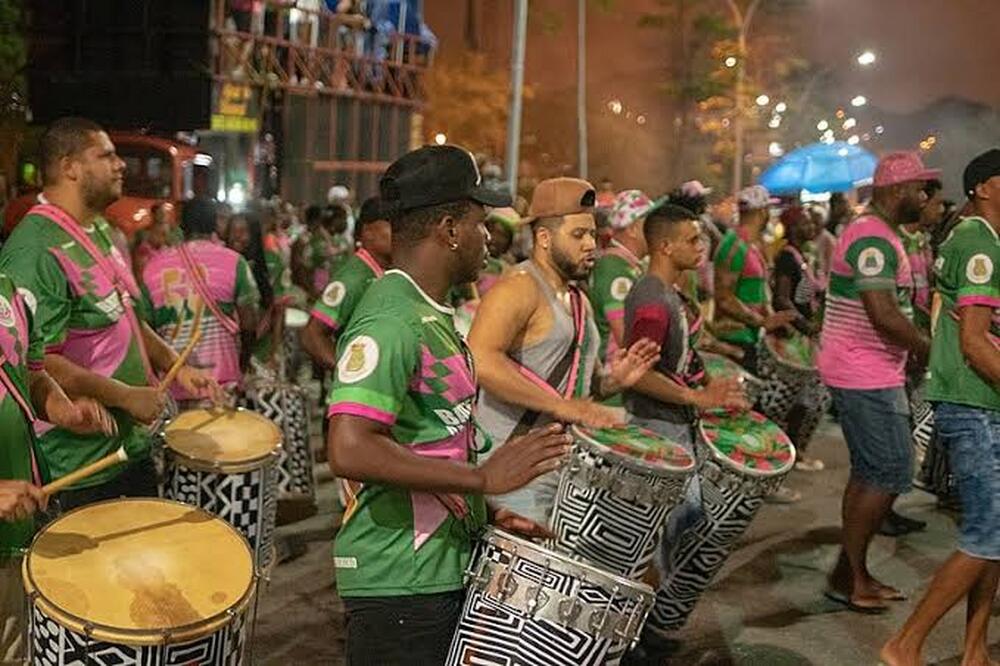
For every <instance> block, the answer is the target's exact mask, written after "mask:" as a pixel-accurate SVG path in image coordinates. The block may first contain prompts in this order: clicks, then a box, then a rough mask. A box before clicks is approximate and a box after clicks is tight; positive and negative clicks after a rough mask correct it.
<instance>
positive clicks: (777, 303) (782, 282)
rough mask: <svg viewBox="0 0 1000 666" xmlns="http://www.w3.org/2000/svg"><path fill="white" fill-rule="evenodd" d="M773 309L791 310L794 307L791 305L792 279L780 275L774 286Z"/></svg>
mask: <svg viewBox="0 0 1000 666" xmlns="http://www.w3.org/2000/svg"><path fill="white" fill-rule="evenodd" d="M773 302H774V307H775V309H778V310H791V309H792V308H794V307H795V306H794V305H793V304H792V278H791V276H789V275H785V274H784V273H781V274H779V275H778V279H777V280H776V281H775V284H774V301H773Z"/></svg>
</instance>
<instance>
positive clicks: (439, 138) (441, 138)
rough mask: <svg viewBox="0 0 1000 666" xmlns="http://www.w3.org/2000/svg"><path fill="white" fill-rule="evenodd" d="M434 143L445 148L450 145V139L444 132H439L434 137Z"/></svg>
mask: <svg viewBox="0 0 1000 666" xmlns="http://www.w3.org/2000/svg"><path fill="white" fill-rule="evenodd" d="M434 143H436V144H437V145H439V146H443V145H444V144H446V143H448V137H447V136H446V135H445V134H444V133H443V132H438V133H437V134H435V135H434Z"/></svg>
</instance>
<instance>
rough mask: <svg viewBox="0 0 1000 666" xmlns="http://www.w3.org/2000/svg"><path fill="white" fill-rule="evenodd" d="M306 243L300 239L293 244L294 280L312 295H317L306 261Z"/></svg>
mask: <svg viewBox="0 0 1000 666" xmlns="http://www.w3.org/2000/svg"><path fill="white" fill-rule="evenodd" d="M304 255H305V243H304V242H303V241H302V239H301V238H300V239H298V240H296V241H295V243H293V244H292V259H291V263H292V282H293V283H294V284H296V285H297V286H299V287H301V288H302V290H303V291H304V292H306V293H307V294H309V295H310V296H311V297H315V296H316V294H315V291H316V290H315V288H314V287H313V284H312V280H311V279H310V275H309V269H308V268H306V262H305V256H304Z"/></svg>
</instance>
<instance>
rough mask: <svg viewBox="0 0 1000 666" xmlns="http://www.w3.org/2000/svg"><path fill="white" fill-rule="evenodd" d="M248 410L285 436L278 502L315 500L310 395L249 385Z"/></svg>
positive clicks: (285, 386)
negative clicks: (255, 413) (310, 433)
mask: <svg viewBox="0 0 1000 666" xmlns="http://www.w3.org/2000/svg"><path fill="white" fill-rule="evenodd" d="M244 404H245V406H246V407H247V409H250V410H252V411H254V412H257V413H258V414H260V415H261V416H264V417H265V418H268V419H270V420H271V421H273V422H274V423H275V424H276V425H277V426H278V428H280V429H281V433H282V446H281V451H280V452H279V454H278V499H279V500H285V499H299V498H307V499H310V500H313V499H315V496H316V481H315V479H314V477H313V460H312V451H311V450H310V448H309V394H308V392H307V391H306V390H305V389H304V388H302V387H300V386H295V385H294V384H289V383H286V382H277V381H274V380H267V379H254V380H251V381H249V382H247V386H246V389H245V390H244Z"/></svg>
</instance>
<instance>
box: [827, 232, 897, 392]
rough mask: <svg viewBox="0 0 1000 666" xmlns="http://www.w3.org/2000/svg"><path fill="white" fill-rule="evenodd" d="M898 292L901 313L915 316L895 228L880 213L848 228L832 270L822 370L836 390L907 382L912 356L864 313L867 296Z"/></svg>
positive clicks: (880, 386)
mask: <svg viewBox="0 0 1000 666" xmlns="http://www.w3.org/2000/svg"><path fill="white" fill-rule="evenodd" d="M874 290H886V291H893V292H894V295H895V297H896V301H897V303H898V304H899V309H900V310H901V311H902V312H903V314H904V315H906V316H907V317H908V318H911V319H912V317H913V298H912V293H913V274H912V271H911V270H910V261H909V258H908V257H907V256H906V249H905V248H904V247H903V242H902V239H900V237H899V234H898V232H897V230H896V228H895V227H893V226H892V225H890V224H889V223H888V222H886V221H885V220H883V219H882V218H881V217H879V216H877V215H875V214H866V215H863V216H861V217H859V218H857V219H855V220H854V221H853V222H851V223H850V224H848V225H847V227H846V228H845V229H844V231H843V233H842V234H841V235H840V238H839V239H838V241H837V247H836V249H835V250H834V254H833V262H832V263H831V266H830V284H829V288H828V290H827V295H826V310H825V312H824V316H823V332H822V333H821V335H820V351H819V355H818V357H817V367H818V368H819V372H820V376H821V377H822V378H823V381H824V383H826V384H827V385H829V386H833V387H836V388H845V389H858V390H872V389H885V388H897V387H901V386H903V385H904V384H905V381H906V358H907V352H906V349H905V348H904V347H901V346H899V345H897V344H895V343H893V342H891V341H889V340H887V339H886V338H885V337H884V336H882V335H881V334H880V333H879V332H878V331H877V330H876V329H875V326H874V325H873V324H872V322H871V320H870V319H869V318H868V314H867V312H865V306H864V303H863V302H862V300H861V294H862V292H865V291H874Z"/></svg>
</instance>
